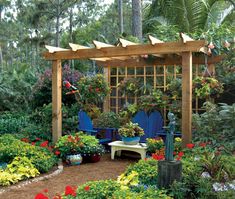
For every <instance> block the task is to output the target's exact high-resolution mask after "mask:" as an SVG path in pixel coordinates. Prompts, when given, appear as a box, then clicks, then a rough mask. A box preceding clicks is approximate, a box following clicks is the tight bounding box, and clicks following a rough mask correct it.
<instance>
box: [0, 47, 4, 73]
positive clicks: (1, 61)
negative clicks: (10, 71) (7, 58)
mask: <svg viewBox="0 0 235 199" xmlns="http://www.w3.org/2000/svg"><path fill="white" fill-rule="evenodd" d="M2 69H3V57H2V47H1V44H0V73H1V72H2Z"/></svg>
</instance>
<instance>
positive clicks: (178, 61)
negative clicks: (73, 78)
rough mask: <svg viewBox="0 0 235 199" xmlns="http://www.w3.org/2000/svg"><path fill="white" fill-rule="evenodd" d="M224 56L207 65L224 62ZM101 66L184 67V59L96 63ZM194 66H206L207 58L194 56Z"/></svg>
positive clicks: (141, 59) (168, 58) (212, 59)
mask: <svg viewBox="0 0 235 199" xmlns="http://www.w3.org/2000/svg"><path fill="white" fill-rule="evenodd" d="M223 58H224V56H222V55H219V56H216V57H208V59H207V63H208V65H210V64H215V63H218V62H220V61H222V60H223ZM96 63H97V64H98V65H99V66H104V67H107V66H112V67H125V66H128V67H143V66H163V65H179V66H181V65H182V57H179V56H176V55H175V56H174V57H166V58H163V59H162V58H156V59H155V60H151V61H149V60H147V59H145V58H140V57H139V58H137V59H128V60H126V61H125V62H123V61H118V60H108V61H105V62H99V61H97V62H96ZM192 63H193V64H202V65H204V64H205V57H204V56H203V55H198V56H193V57H192Z"/></svg>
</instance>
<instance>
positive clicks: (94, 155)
mask: <svg viewBox="0 0 235 199" xmlns="http://www.w3.org/2000/svg"><path fill="white" fill-rule="evenodd" d="M104 152H105V149H104V147H103V145H101V144H97V145H95V146H89V145H86V146H84V147H83V148H82V152H81V154H82V157H83V161H84V162H92V163H95V162H98V161H100V158H101V156H102V155H103V154H104Z"/></svg>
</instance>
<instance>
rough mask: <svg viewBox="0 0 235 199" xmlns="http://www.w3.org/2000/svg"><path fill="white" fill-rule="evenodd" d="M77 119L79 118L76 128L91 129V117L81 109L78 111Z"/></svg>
mask: <svg viewBox="0 0 235 199" xmlns="http://www.w3.org/2000/svg"><path fill="white" fill-rule="evenodd" d="M78 119H79V125H78V129H87V130H93V125H92V121H91V118H90V117H89V116H88V115H87V113H86V112H84V111H82V110H81V111H79V113H78Z"/></svg>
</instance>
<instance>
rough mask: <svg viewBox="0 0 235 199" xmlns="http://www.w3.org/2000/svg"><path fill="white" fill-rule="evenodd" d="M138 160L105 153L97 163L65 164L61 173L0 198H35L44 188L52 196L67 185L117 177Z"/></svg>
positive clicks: (0, 195) (60, 191)
mask: <svg viewBox="0 0 235 199" xmlns="http://www.w3.org/2000/svg"><path fill="white" fill-rule="evenodd" d="M136 161H138V159H136V158H130V157H127V156H122V157H120V158H116V157H115V160H111V159H110V154H105V155H104V156H102V158H101V160H100V161H99V162H97V163H86V164H81V165H79V166H69V167H68V166H65V167H64V170H63V172H62V173H61V174H59V175H57V176H55V177H52V178H50V179H46V180H42V181H39V182H33V183H32V184H28V185H26V186H24V187H22V188H18V189H14V190H10V191H7V192H4V193H2V194H0V199H33V198H34V196H35V195H36V194H37V193H39V192H42V191H43V190H44V189H48V196H49V198H52V197H53V196H54V195H55V194H56V193H60V194H61V193H63V192H64V189H65V186H66V185H71V186H76V185H81V184H84V183H85V182H87V181H92V180H102V179H116V178H117V176H119V175H120V174H121V173H122V172H123V171H124V170H125V169H126V167H127V166H128V165H129V164H130V163H134V162H136Z"/></svg>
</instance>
